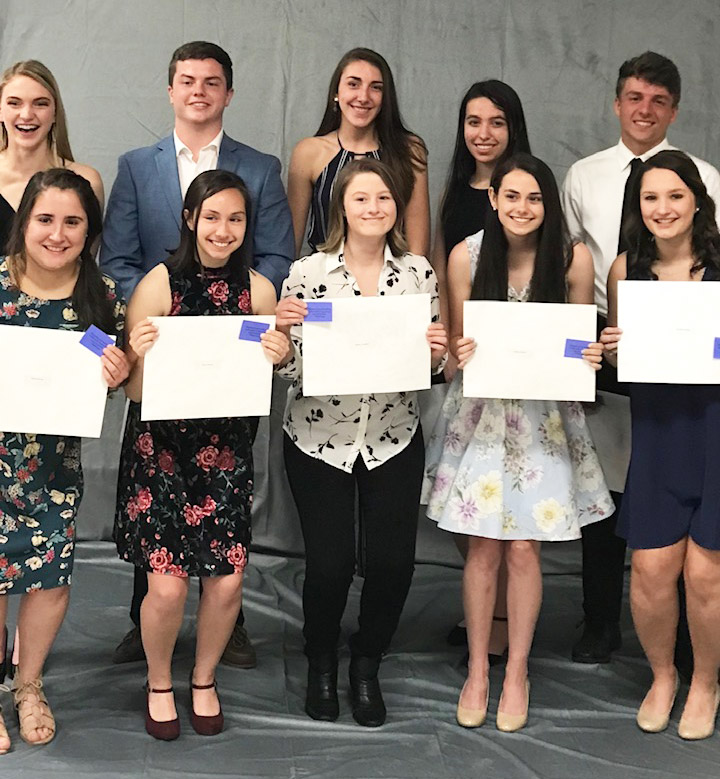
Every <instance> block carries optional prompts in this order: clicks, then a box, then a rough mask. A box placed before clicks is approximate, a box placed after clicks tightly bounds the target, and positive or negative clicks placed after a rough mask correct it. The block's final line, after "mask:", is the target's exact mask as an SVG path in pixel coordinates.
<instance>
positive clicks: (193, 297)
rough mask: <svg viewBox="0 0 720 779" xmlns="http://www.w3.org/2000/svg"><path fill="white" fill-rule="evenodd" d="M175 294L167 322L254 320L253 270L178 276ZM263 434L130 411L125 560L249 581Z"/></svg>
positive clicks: (119, 540)
mask: <svg viewBox="0 0 720 779" xmlns="http://www.w3.org/2000/svg"><path fill="white" fill-rule="evenodd" d="M170 289H171V292H172V300H173V303H172V309H171V311H170V316H217V315H223V314H250V313H251V312H252V309H251V304H250V278H249V274H248V273H247V271H246V272H245V274H244V278H243V281H242V282H241V283H238V282H237V281H234V280H232V279H231V278H230V277H229V274H228V272H227V270H226V269H223V268H221V269H214V270H213V269H207V268H205V269H204V270H203V271H199V272H198V273H196V274H194V275H193V276H192V277H191V278H188V277H182V276H178V275H175V274H173V273H172V272H171V273H170ZM194 380H195V379H194V377H192V376H188V381H194ZM241 391H242V388H241V387H238V392H241ZM208 392H212V387H208ZM257 425H258V420H257V418H255V417H234V418H222V419H192V420H176V421H161V422H143V421H141V419H140V404H139V403H131V404H130V408H129V410H128V418H127V424H126V426H125V437H124V440H123V445H122V454H121V458H120V472H119V475H118V494H117V511H116V515H115V529H114V533H113V537H114V539H115V543H116V544H117V549H118V554H119V555H120V557H121V558H122V559H123V560H127V561H128V562H131V563H133V564H134V565H136V566H137V567H139V568H142V569H143V570H145V571H148V572H154V573H166V574H171V575H174V576H221V575H225V574H231V573H239V572H242V571H243V569H244V568H245V564H246V562H247V558H248V548H249V545H250V510H251V506H252V488H253V460H252V445H253V441H254V439H255V434H256V432H257Z"/></svg>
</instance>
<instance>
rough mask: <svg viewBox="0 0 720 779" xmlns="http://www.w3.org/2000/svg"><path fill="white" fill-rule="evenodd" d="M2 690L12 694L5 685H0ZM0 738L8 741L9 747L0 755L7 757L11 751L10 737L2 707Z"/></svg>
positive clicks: (0, 749)
mask: <svg viewBox="0 0 720 779" xmlns="http://www.w3.org/2000/svg"><path fill="white" fill-rule="evenodd" d="M0 690H2V691H3V692H10V688H9V687H6V686H5V685H4V684H0ZM0 738H6V739H7V740H8V745H7V747H6V748H5V749H2V748H0V755H5V754H7V753H8V752H9V751H10V743H9V742H10V735H9V734H8V732H7V728H6V727H5V720H4V719H3V715H2V706H0Z"/></svg>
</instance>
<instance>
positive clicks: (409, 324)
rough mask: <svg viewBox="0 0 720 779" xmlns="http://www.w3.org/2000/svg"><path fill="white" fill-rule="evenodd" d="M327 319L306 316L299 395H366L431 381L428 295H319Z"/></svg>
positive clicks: (417, 386) (420, 386) (403, 389)
mask: <svg viewBox="0 0 720 779" xmlns="http://www.w3.org/2000/svg"><path fill="white" fill-rule="evenodd" d="M323 302H330V303H332V322H305V323H303V325H302V329H303V330H302V338H303V378H302V381H303V394H304V395H306V396H307V395H369V394H372V393H374V392H409V391H411V390H420V389H428V388H429V387H430V371H431V368H430V361H431V356H430V347H429V345H428V342H427V338H426V333H427V329H428V326H429V325H430V321H431V319H432V314H431V311H430V295H428V294H417V295H387V296H386V295H381V296H377V297H360V296H356V297H352V298H332V299H330V298H323Z"/></svg>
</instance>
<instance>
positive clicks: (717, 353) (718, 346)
mask: <svg viewBox="0 0 720 779" xmlns="http://www.w3.org/2000/svg"><path fill="white" fill-rule="evenodd" d="M713 360H720V338H716V339H715V344H714V346H713Z"/></svg>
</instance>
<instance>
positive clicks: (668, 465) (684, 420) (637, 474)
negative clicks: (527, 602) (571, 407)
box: [601, 151, 720, 740]
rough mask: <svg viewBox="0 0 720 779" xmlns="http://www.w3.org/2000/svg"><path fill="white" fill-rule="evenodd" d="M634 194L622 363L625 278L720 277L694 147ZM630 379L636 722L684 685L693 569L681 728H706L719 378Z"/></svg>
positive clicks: (612, 325) (711, 676)
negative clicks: (685, 648) (641, 671)
mask: <svg viewBox="0 0 720 779" xmlns="http://www.w3.org/2000/svg"><path fill="white" fill-rule="evenodd" d="M629 197H630V212H629V214H628V220H627V223H626V226H625V233H626V237H627V241H628V243H627V245H628V246H630V247H631V248H630V250H629V251H628V252H627V253H626V254H621V255H620V256H619V257H618V258H617V259H616V260H615V262H614V263H613V265H612V268H611V270H610V276H609V278H608V327H606V328H605V329H604V330H603V332H602V334H601V341H602V342H603V344H604V347H605V353H606V354H607V356H608V358H609V359H610V360H611V361H612V362H613V363H614V362H615V359H616V354H617V346H618V342H619V341H620V339H621V331H620V330H619V329H618V327H617V290H618V282H619V281H621V280H623V279H634V280H642V281H661V282H662V281H687V282H706V281H720V233H718V228H717V224H716V221H715V208H716V205H715V203H714V202H713V200H712V198H711V197H710V196H709V195H708V193H707V190H706V188H705V185H704V184H703V182H702V179H701V178H700V174H699V173H698V170H697V167H696V166H695V163H694V162H693V161H692V160H691V159H690V158H689V157H688V156H687V155H686V154H684V153H683V152H681V151H661V152H659V153H658V154H656V155H654V156H653V157H651V158H650V159H648V160H647V161H646V162H644V163H643V164H642V165H641V166H640V168H639V169H638V175H637V179H636V180H635V182H634V186H633V187H632V188H631V191H630V193H629ZM629 388H630V409H631V414H632V450H631V455H630V467H629V469H628V477H627V484H626V487H625V494H624V496H623V501H622V506H621V508H620V517H619V519H618V534H619V535H621V536H623V537H624V538H626V539H627V543H628V546H629V547H630V548H631V549H632V550H633V553H632V574H631V578H630V602H631V605H632V613H633V621H634V623H635V629H636V631H637V634H638V638H639V639H640V643H641V644H642V647H643V650H644V651H645V654H646V655H647V658H648V661H649V663H650V667H651V669H652V673H653V681H652V685H651V687H650V690H649V691H648V693H647V695H646V696H645V698H644V700H643V702H642V705H641V706H640V709H639V710H638V713H637V724H638V726H639V727H640V728H641V729H642V730H644V731H646V732H649V733H657V732H659V731H662V730H665V728H667V726H668V723H669V720H670V714H671V712H672V708H673V705H674V702H675V697H676V695H677V692H678V687H679V678H678V673H677V670H676V668H675V666H674V660H673V656H674V649H675V637H676V629H677V623H678V615H679V605H678V593H677V581H678V579H679V577H680V576H683V577H684V580H685V593H686V602H687V618H688V625H689V628H690V640H691V643H692V649H693V657H694V670H693V675H692V681H691V684H690V691H689V693H688V697H687V701H686V702H685V707H684V709H683V713H682V717H681V719H680V723H679V725H678V734H679V735H680V736H681V738H684V739H689V740H693V739H702V738H707V737H708V736H710V735H712V733H713V732H714V730H715V718H716V716H717V711H718V704H719V703H720V687H719V686H718V669H719V668H720V491H719V490H718V483H719V482H718V477H717V474H718V469H719V468H720V448H718V446H719V442H720V388H718V386H717V385H696V384H693V385H684V384H635V383H633V384H630V385H629Z"/></svg>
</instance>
